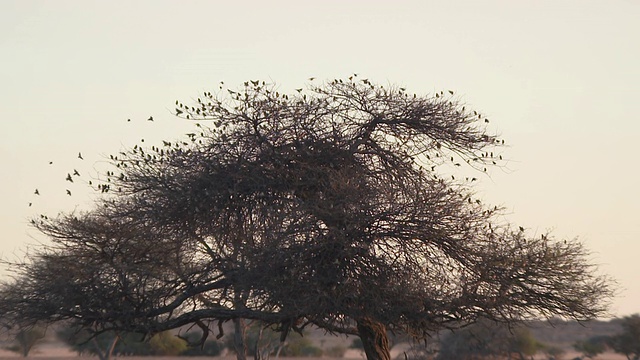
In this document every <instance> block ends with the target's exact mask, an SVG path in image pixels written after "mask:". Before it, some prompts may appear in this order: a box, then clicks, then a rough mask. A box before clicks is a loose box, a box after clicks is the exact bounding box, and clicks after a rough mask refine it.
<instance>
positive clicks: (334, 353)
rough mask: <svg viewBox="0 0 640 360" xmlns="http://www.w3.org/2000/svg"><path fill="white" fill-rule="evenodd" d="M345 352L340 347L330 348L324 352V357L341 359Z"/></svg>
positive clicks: (343, 348)
mask: <svg viewBox="0 0 640 360" xmlns="http://www.w3.org/2000/svg"><path fill="white" fill-rule="evenodd" d="M346 352H347V348H346V347H344V346H341V345H336V346H332V347H330V348H328V349H326V350H325V351H324V354H323V355H325V356H328V357H334V358H341V357H344V354H345V353H346Z"/></svg>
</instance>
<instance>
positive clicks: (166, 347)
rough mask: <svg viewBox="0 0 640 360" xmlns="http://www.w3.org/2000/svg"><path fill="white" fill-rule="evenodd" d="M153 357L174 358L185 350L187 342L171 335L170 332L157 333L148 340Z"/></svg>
mask: <svg viewBox="0 0 640 360" xmlns="http://www.w3.org/2000/svg"><path fill="white" fill-rule="evenodd" d="M149 346H150V347H151V351H152V353H153V354H154V355H161V356H176V355H179V354H181V353H182V352H184V351H186V350H187V342H186V341H185V340H183V339H180V338H178V337H176V336H175V335H173V334H172V333H171V332H170V331H162V332H159V333H157V334H155V335H153V337H151V339H150V340H149Z"/></svg>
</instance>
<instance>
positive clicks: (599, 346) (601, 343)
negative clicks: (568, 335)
mask: <svg viewBox="0 0 640 360" xmlns="http://www.w3.org/2000/svg"><path fill="white" fill-rule="evenodd" d="M573 348H574V349H576V350H577V351H579V352H581V353H582V354H583V355H584V356H585V357H587V358H589V359H593V358H595V357H596V356H598V355H600V354H602V353H603V352H605V350H607V343H606V339H605V338H603V337H601V336H596V337H591V338H589V339H587V340H582V341H577V342H576V343H575V344H573Z"/></svg>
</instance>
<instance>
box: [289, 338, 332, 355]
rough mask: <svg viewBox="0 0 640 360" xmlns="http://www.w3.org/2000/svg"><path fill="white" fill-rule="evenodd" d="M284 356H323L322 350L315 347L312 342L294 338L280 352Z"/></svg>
mask: <svg viewBox="0 0 640 360" xmlns="http://www.w3.org/2000/svg"><path fill="white" fill-rule="evenodd" d="M280 355H282V356H298V357H304V356H322V349H320V348H319V347H317V346H315V345H313V343H312V342H311V340H309V339H307V338H303V337H299V338H294V339H292V340H290V341H289V342H287V344H286V345H285V346H284V347H283V348H282V351H281V352H280Z"/></svg>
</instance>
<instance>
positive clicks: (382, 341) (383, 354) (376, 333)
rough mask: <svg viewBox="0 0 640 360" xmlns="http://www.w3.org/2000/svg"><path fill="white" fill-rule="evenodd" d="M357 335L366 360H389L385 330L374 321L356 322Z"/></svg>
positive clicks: (387, 339)
mask: <svg viewBox="0 0 640 360" xmlns="http://www.w3.org/2000/svg"><path fill="white" fill-rule="evenodd" d="M358 334H359V335H360V340H362V346H363V347H364V353H365V354H366V355H367V360H391V354H390V353H389V338H388V337H387V328H386V327H385V326H384V325H383V324H382V323H379V322H377V321H375V320H371V319H369V318H363V319H360V320H358Z"/></svg>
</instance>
